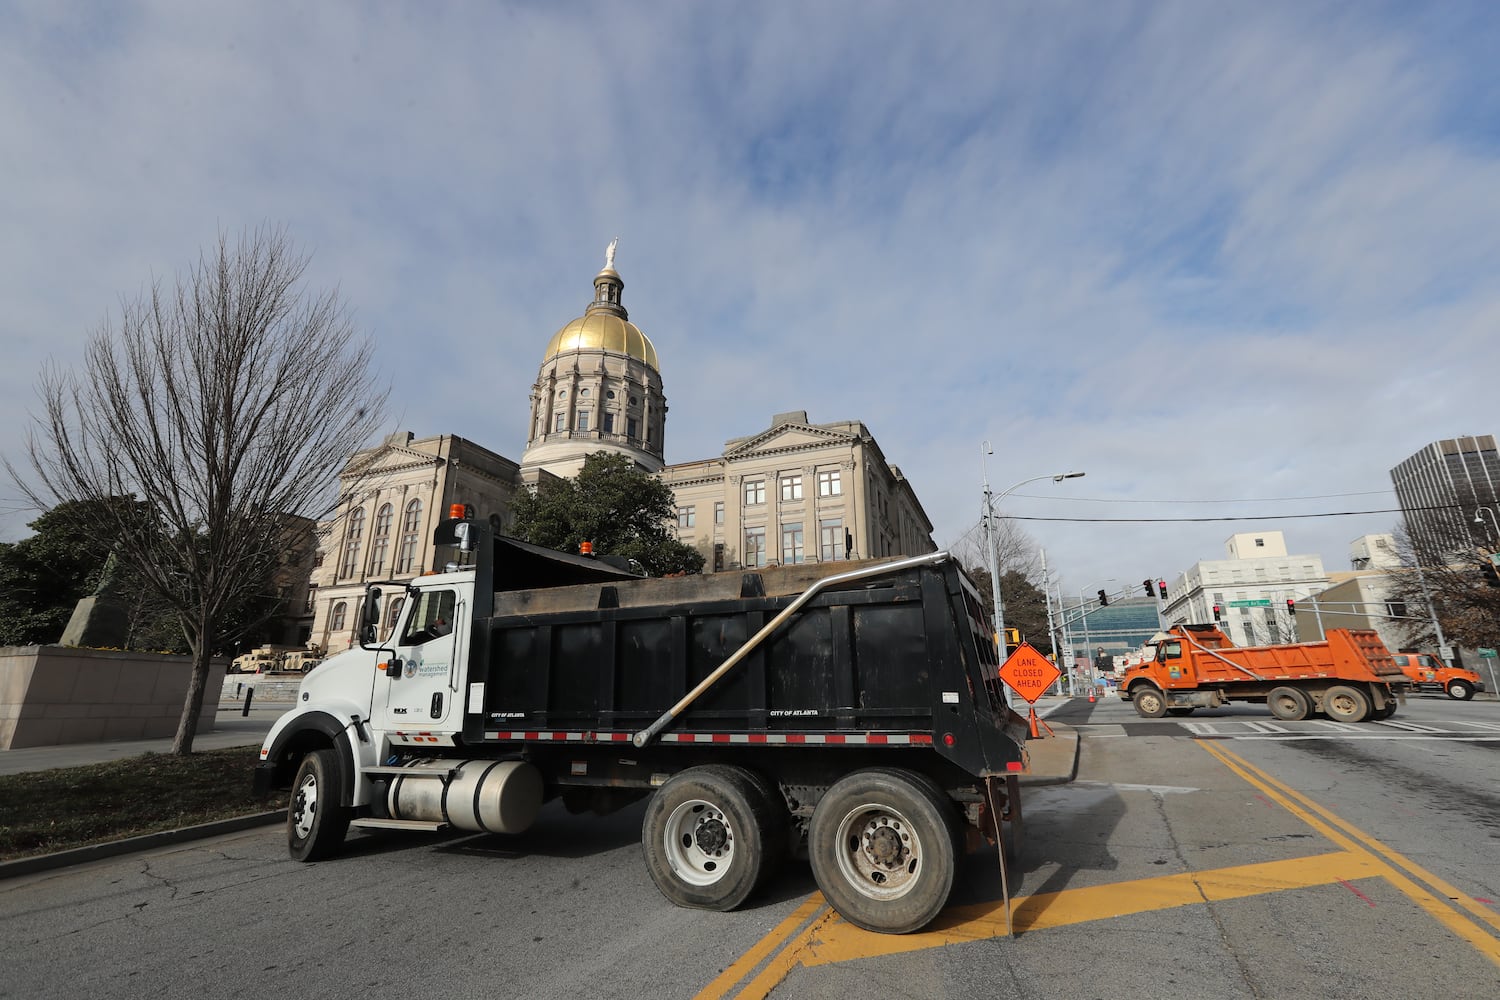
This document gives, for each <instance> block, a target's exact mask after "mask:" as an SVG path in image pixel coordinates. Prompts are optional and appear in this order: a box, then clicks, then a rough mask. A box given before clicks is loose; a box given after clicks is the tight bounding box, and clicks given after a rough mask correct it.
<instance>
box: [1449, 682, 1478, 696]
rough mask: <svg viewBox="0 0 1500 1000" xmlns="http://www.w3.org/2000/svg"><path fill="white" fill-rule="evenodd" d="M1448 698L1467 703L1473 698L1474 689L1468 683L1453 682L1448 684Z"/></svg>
mask: <svg viewBox="0 0 1500 1000" xmlns="http://www.w3.org/2000/svg"><path fill="white" fill-rule="evenodd" d="M1448 697H1450V698H1456V699H1458V700H1459V701H1468V700H1469V699H1470V698H1472V697H1474V688H1473V687H1471V686H1470V684H1469V682H1468V681H1460V680H1453V681H1449V682H1448Z"/></svg>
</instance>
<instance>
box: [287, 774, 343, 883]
mask: <svg viewBox="0 0 1500 1000" xmlns="http://www.w3.org/2000/svg"><path fill="white" fill-rule="evenodd" d="M338 774H339V759H338V752H337V751H335V750H314V751H313V752H312V753H310V754H308V755H307V756H306V757H303V758H302V766H301V767H299V768H298V769H297V780H296V781H294V782H292V798H291V801H290V802H289V803H288V804H287V810H286V845H287V851H288V853H290V854H291V856H292V859H293V860H294V861H321V860H322V859H324V858H326V857H328V856H329V855H331V854H333V853H334V852H335V851H337V850H338V849H339V847H340V845H342V844H343V843H344V834H346V833H348V832H349V820H350V819H351V818H352V815H353V811H352V810H351V809H350V808H349V807H348V806H342V805H339V778H338Z"/></svg>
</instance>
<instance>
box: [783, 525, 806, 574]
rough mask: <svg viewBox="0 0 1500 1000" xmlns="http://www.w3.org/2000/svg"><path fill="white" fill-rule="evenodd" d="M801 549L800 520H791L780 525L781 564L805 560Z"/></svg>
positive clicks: (787, 564) (789, 564) (786, 564)
mask: <svg viewBox="0 0 1500 1000" xmlns="http://www.w3.org/2000/svg"><path fill="white" fill-rule="evenodd" d="M805 559H806V557H805V556H804V555H803V551H802V522H801V521H793V522H791V523H788V524H783V525H782V526H781V564H782V565H783V566H791V565H793V564H795V563H799V562H803V561H805Z"/></svg>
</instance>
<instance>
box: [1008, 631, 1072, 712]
mask: <svg viewBox="0 0 1500 1000" xmlns="http://www.w3.org/2000/svg"><path fill="white" fill-rule="evenodd" d="M1061 676H1062V671H1060V670H1058V669H1057V666H1056V664H1054V663H1053V662H1052V661H1051V660H1049V659H1047V658H1046V657H1045V656H1043V655H1042V654H1041V653H1039V652H1037V651H1036V649H1034V648H1033V647H1032V645H1031V644H1030V643H1028V642H1023V643H1021V645H1019V646H1017V647H1016V651H1015V652H1014V653H1011V654H1010V656H1008V657H1006V659H1005V663H1004V665H1002V666H1001V667H1000V679H1001V680H1002V681H1004V682H1005V683H1007V684H1009V685H1010V686H1011V688H1012V689H1013V690H1014V691H1015V692H1016V694H1018V695H1020V696H1021V697H1022V698H1025V699H1026V701H1027V703H1028V704H1035V703H1036V700H1037V699H1038V698H1040V697H1041V696H1042V695H1044V694H1046V693H1047V689H1048V688H1050V687H1051V686H1052V685H1053V684H1056V683H1057V679H1058V678H1059V677H1061Z"/></svg>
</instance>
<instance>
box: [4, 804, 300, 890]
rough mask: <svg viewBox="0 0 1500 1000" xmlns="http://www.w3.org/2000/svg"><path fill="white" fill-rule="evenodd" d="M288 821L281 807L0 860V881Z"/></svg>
mask: <svg viewBox="0 0 1500 1000" xmlns="http://www.w3.org/2000/svg"><path fill="white" fill-rule="evenodd" d="M285 820H286V810H285V809H281V810H278V811H276V812H264V813H255V814H254V815H251V816H236V817H235V818H234V819H221V820H216V821H214V822H212V823H200V824H198V825H197V826H185V827H182V828H181V829H177V830H162V831H160V832H157V833H143V834H141V835H140V836H139V837H127V838H126V839H125V840H113V841H109V842H107V843H103V844H90V845H89V846H88V847H75V848H73V849H72V850H69V851H58V852H57V853H56V854H38V855H37V856H36V857H32V858H17V859H16V860H15V861H0V880H3V879H8V878H16V877H18V876H21V875H31V874H33V873H35V872H44V871H51V870H53V869H54V868H67V867H69V866H70V865H81V864H84V863H85V862H89V861H101V860H103V859H105V858H114V857H119V856H120V855H122V854H134V853H136V852H137V851H146V850H150V849H151V848H153V847H166V846H169V845H171V844H181V843H185V842H187V841H189V840H203V839H204V838H207V837H216V836H218V835H219V834H221V833H238V832H239V831H241V830H249V829H252V828H254V827H258V826H270V825H271V824H273V823H281V822H283V821H285Z"/></svg>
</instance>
